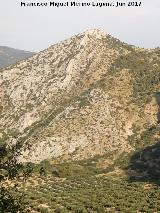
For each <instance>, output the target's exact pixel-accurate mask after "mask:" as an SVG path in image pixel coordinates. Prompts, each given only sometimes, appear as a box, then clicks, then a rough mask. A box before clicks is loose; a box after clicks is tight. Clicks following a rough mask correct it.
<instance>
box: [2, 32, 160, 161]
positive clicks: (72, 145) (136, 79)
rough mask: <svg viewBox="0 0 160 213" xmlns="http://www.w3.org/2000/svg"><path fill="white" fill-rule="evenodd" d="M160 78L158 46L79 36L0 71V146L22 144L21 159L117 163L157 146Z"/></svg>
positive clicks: (94, 34)
mask: <svg viewBox="0 0 160 213" xmlns="http://www.w3.org/2000/svg"><path fill="white" fill-rule="evenodd" d="M159 76H160V51H159V49H142V48H137V47H135V46H131V45H128V44H125V43H123V42H121V41H119V40H118V39H115V38H113V37H112V36H110V35H109V34H107V33H105V32H104V31H102V30H99V29H93V30H88V31H86V32H84V33H81V34H78V35H76V36H73V37H71V38H70V39H67V40H65V41H62V42H60V43H58V44H55V45H53V46H51V47H49V48H48V49H46V50H44V51H42V52H40V53H38V54H35V55H33V56H32V57H30V58H29V59H26V60H23V61H22V62H19V63H17V64H15V65H13V66H12V67H7V68H5V69H3V70H2V72H1V80H0V84H1V86H0V94H1V102H0V103H1V105H0V109H1V117H0V125H1V135H0V136H1V142H4V141H6V142H7V143H8V144H16V143H17V142H21V143H23V147H22V149H21V155H20V156H19V157H18V160H19V161H20V162H33V163H39V162H41V161H43V160H45V159H48V160H51V161H52V162H54V163H57V162H64V161H71V160H83V159H88V158H93V157H95V156H104V155H106V156H107V159H110V160H112V161H116V160H117V159H118V158H119V157H120V156H127V155H129V154H130V153H133V152H134V151H135V150H136V149H138V148H142V147H144V146H147V145H148V144H154V143H156V138H157V137H159V135H158V128H159V127H158V123H159V106H160V104H159V97H160V93H159V92H160V77H159ZM152 129H154V130H155V131H154V134H153V137H152V140H150V141H149V142H147V139H146V138H145V135H147V134H148V132H150V131H151V130H152ZM144 138H145V140H142V139H144ZM144 141H145V144H144ZM105 162H106V161H105ZM107 162H108V164H109V162H110V161H107ZM107 162H106V163H105V165H106V164H107ZM103 163H104V162H102V164H103Z"/></svg>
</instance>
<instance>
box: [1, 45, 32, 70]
mask: <svg viewBox="0 0 160 213" xmlns="http://www.w3.org/2000/svg"><path fill="white" fill-rule="evenodd" d="M33 54H34V53H33V52H28V51H24V50H17V49H14V48H11V47H6V46H0V69H1V68H4V67H6V66H9V65H12V64H15V63H17V62H18V61H22V60H24V59H26V58H29V57H31V56H33Z"/></svg>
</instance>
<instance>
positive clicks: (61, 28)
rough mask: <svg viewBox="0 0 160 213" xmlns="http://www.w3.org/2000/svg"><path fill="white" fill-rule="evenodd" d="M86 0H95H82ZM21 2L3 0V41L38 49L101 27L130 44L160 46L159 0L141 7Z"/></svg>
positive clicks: (0, 26)
mask: <svg viewBox="0 0 160 213" xmlns="http://www.w3.org/2000/svg"><path fill="white" fill-rule="evenodd" d="M37 1H38V0H22V2H37ZM51 1H52V2H53V1H54V0H51ZM64 1H65V0H61V2H64ZM66 1H67V0H66ZM69 1H71V0H69ZM72 1H74V0H72ZM75 1H77V2H78V0H75ZM80 1H82V0H80ZM80 1H79V2H80ZM87 1H88V2H91V1H92V0H84V1H83V2H87ZM93 1H94V0H93ZM111 1H112V0H95V1H94V2H111ZM114 1H115V0H113V1H112V2H114ZM20 2H21V0H0V45H7V46H11V47H15V48H19V49H24V50H31V51H39V50H42V49H45V48H47V47H48V46H49V45H51V44H54V43H56V42H59V41H61V40H63V39H66V38H68V37H70V36H72V35H74V34H77V33H80V32H83V31H85V30H87V29H91V28H102V29H103V30H105V31H106V32H108V33H109V34H111V35H113V36H114V37H117V38H119V39H120V40H122V41H125V42H128V43H130V44H134V45H137V46H140V47H146V48H154V47H157V46H160V0H152V1H151V0H141V2H142V6H141V7H139V8H135V7H134V8H129V7H123V8H93V7H90V8H82V7H77V8H73V7H68V8H53V7H46V8H29V7H28V8H22V7H20ZM39 2H49V0H39ZM57 2H60V0H57ZM121 2H129V0H121Z"/></svg>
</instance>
